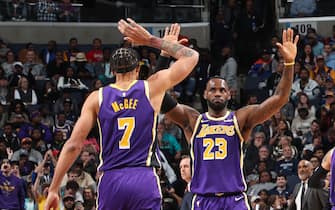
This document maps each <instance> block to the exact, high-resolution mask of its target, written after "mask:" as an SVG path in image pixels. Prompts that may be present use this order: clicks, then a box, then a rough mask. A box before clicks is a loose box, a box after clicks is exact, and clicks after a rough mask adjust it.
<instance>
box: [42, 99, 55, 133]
mask: <svg viewBox="0 0 335 210" xmlns="http://www.w3.org/2000/svg"><path fill="white" fill-rule="evenodd" d="M39 112H40V113H41V122H42V124H44V125H46V126H48V127H49V128H52V126H54V124H55V120H54V118H53V116H52V114H51V110H50V107H49V106H48V105H45V104H42V105H41V107H40V108H39Z"/></svg>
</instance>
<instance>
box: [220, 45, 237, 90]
mask: <svg viewBox="0 0 335 210" xmlns="http://www.w3.org/2000/svg"><path fill="white" fill-rule="evenodd" d="M221 58H222V61H223V62H222V65H221V66H220V76H221V77H223V78H225V80H226V81H227V84H228V87H229V88H232V89H236V88H237V62H236V60H235V58H234V57H233V55H232V49H231V47H230V46H228V45H227V46H224V47H223V48H222V49H221Z"/></svg>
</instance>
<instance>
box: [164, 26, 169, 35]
mask: <svg viewBox="0 0 335 210" xmlns="http://www.w3.org/2000/svg"><path fill="white" fill-rule="evenodd" d="M168 35H169V27H168V26H166V27H165V31H164V37H166V36H168Z"/></svg>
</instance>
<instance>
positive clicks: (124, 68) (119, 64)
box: [110, 48, 139, 73]
mask: <svg viewBox="0 0 335 210" xmlns="http://www.w3.org/2000/svg"><path fill="white" fill-rule="evenodd" d="M110 62H111V68H112V69H113V70H114V71H116V72H117V73H127V72H130V71H133V70H134V69H135V68H136V67H137V66H138V64H139V56H138V53H137V52H136V51H135V50H134V49H131V48H119V49H117V50H115V51H114V52H113V53H112V56H111V61H110Z"/></svg>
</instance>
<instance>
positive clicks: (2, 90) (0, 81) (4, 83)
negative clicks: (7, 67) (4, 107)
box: [0, 66, 9, 104]
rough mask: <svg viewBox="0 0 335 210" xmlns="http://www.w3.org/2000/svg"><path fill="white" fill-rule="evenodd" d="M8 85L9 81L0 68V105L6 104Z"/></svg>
mask: <svg viewBox="0 0 335 210" xmlns="http://www.w3.org/2000/svg"><path fill="white" fill-rule="evenodd" d="M8 84H9V81H8V79H7V77H6V76H5V71H4V69H3V68H2V67H1V66H0V103H1V104H7V103H8V95H9V94H8V92H9V90H8Z"/></svg>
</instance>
